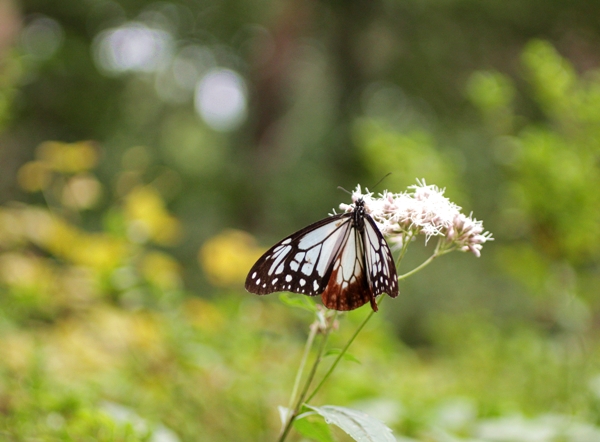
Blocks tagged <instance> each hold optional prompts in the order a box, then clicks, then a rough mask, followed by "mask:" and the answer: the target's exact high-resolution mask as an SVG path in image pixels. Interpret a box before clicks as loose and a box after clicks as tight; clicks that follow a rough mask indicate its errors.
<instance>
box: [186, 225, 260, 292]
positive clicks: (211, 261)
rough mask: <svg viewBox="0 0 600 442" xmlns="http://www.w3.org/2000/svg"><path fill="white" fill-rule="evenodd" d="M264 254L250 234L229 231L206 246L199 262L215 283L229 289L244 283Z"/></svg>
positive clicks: (210, 279)
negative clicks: (250, 270)
mask: <svg viewBox="0 0 600 442" xmlns="http://www.w3.org/2000/svg"><path fill="white" fill-rule="evenodd" d="M263 251H264V250H263V249H261V248H260V247H258V246H257V244H256V240H255V239H254V237H252V236H251V235H249V234H248V233H246V232H243V231H240V230H226V231H224V232H222V233H220V234H218V235H217V236H214V237H213V238H211V239H209V240H208V241H206V242H205V243H204V245H203V246H202V247H201V248H200V252H199V254H198V260H199V262H200V266H201V267H202V269H204V272H205V273H206V276H207V277H208V279H209V281H210V282H211V283H212V284H214V285H216V286H220V287H227V286H232V285H237V284H240V283H243V282H244V281H245V279H246V274H247V273H248V270H249V269H250V267H252V264H254V262H255V261H256V260H257V259H258V258H259V257H260V255H261V254H262V253H263Z"/></svg>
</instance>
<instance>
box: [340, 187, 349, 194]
mask: <svg viewBox="0 0 600 442" xmlns="http://www.w3.org/2000/svg"><path fill="white" fill-rule="evenodd" d="M338 189H340V190H343V191H344V192H346V193H347V194H348V195H352V192H350V191H348V190H346V189H344V188H343V187H342V186H338Z"/></svg>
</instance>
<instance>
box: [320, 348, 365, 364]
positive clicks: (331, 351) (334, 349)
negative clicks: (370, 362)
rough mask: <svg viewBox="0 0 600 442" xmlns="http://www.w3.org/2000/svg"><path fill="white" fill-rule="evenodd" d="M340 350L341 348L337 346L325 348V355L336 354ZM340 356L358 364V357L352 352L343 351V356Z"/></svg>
mask: <svg viewBox="0 0 600 442" xmlns="http://www.w3.org/2000/svg"><path fill="white" fill-rule="evenodd" d="M341 352H342V350H341V349H339V348H332V349H331V350H327V351H326V352H325V356H337V355H339V354H340V353H341ZM342 358H344V359H345V360H347V361H352V362H356V363H357V364H360V363H361V362H360V359H358V358H357V357H356V356H354V355H353V354H350V353H348V352H346V353H344V356H342Z"/></svg>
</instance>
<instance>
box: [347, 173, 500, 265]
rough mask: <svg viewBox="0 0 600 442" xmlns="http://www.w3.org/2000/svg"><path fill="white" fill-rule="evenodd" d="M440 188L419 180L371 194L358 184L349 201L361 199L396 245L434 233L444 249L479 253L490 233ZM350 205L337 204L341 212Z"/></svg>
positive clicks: (477, 254)
mask: <svg viewBox="0 0 600 442" xmlns="http://www.w3.org/2000/svg"><path fill="white" fill-rule="evenodd" d="M444 190H445V189H440V188H439V187H437V186H434V185H427V184H426V183H425V180H422V181H417V184H416V185H414V186H410V187H409V191H407V192H402V193H391V192H388V191H384V192H383V193H382V194H381V195H380V196H379V197H373V193H372V192H369V191H368V190H367V189H365V193H363V192H362V190H361V187H360V185H358V186H356V189H355V190H354V192H352V201H353V202H356V201H358V199H360V198H362V200H363V201H364V203H365V209H366V210H367V212H368V213H369V214H370V215H371V217H372V218H373V219H374V220H375V222H376V223H377V227H378V228H379V230H380V231H381V233H383V234H384V235H386V236H387V237H388V239H389V240H390V242H391V243H392V244H394V245H396V246H398V247H402V246H404V245H405V244H406V243H407V241H409V240H411V239H412V238H414V237H415V236H417V235H424V236H425V242H427V241H429V239H430V238H431V237H432V236H436V237H440V247H443V249H444V250H447V251H449V250H454V249H457V250H461V251H465V252H468V251H470V252H473V253H474V254H475V255H476V256H480V251H481V248H482V245H483V244H484V243H485V242H487V241H492V240H493V238H492V235H491V233H489V232H484V229H483V224H482V222H481V221H477V220H476V219H474V218H472V216H471V215H469V216H466V215H464V214H463V213H461V211H460V210H461V208H460V207H459V206H457V205H456V204H454V203H453V202H452V201H450V200H449V199H448V198H446V197H445V196H444ZM353 207H354V206H353V205H348V204H340V208H341V209H342V210H344V211H349V210H352V209H353Z"/></svg>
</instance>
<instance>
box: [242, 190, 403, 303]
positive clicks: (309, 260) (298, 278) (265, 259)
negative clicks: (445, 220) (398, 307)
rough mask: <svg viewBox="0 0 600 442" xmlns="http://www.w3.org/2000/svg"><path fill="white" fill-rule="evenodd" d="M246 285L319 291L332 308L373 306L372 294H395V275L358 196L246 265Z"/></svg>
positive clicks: (261, 291) (261, 290) (258, 289)
mask: <svg viewBox="0 0 600 442" xmlns="http://www.w3.org/2000/svg"><path fill="white" fill-rule="evenodd" d="M246 290H248V291H249V292H251V293H256V294H257V295H266V294H268V293H273V292H284V291H287V292H294V293H302V294H305V295H309V296H316V295H319V294H321V299H322V300H323V304H324V305H325V306H326V307H328V308H330V309H335V310H354V309H355V308H358V307H360V306H361V305H363V304H366V303H367V302H370V303H371V308H372V309H373V310H374V311H377V303H376V302H375V297H376V296H378V295H381V294H382V293H387V294H388V295H389V296H391V297H392V298H395V297H396V296H398V276H397V274H396V266H395V264H394V258H393V256H392V252H391V251H390V248H389V247H388V245H387V243H386V241H385V239H384V238H383V235H382V234H381V232H380V231H379V229H378V228H377V225H376V224H375V221H373V218H372V217H371V216H370V215H369V214H368V213H367V212H366V210H365V203H364V201H363V199H362V198H361V199H359V200H357V201H356V203H355V204H354V207H353V210H352V211H350V212H346V213H342V214H339V215H333V216H330V217H328V218H325V219H322V220H321V221H317V222H316V223H314V224H311V225H309V226H307V227H305V228H304V229H302V230H299V231H298V232H296V233H293V234H291V235H290V236H288V237H287V238H284V239H283V240H281V241H279V242H278V243H277V244H275V245H274V246H273V247H271V248H270V249H269V250H267V252H266V253H265V254H264V255H263V256H261V257H260V258H259V260H258V261H256V263H255V264H254V265H253V266H252V268H251V269H250V272H249V273H248V276H247V277H246Z"/></svg>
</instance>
